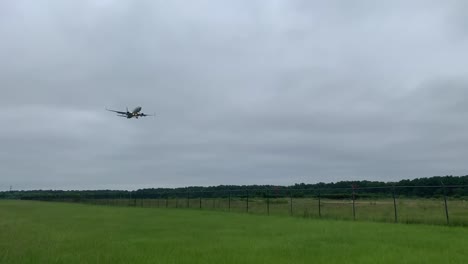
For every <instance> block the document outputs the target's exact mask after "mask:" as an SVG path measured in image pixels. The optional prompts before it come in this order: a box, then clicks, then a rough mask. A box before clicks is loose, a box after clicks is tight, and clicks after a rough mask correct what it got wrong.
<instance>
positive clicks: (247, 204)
mask: <svg viewBox="0 0 468 264" xmlns="http://www.w3.org/2000/svg"><path fill="white" fill-rule="evenodd" d="M246 211H247V213H248V212H249V191H247V202H246Z"/></svg>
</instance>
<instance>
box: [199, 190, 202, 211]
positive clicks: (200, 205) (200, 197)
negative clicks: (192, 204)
mask: <svg viewBox="0 0 468 264" xmlns="http://www.w3.org/2000/svg"><path fill="white" fill-rule="evenodd" d="M201 196H202V193H200V200H199V203H200V209H201Z"/></svg>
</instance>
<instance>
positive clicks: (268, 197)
mask: <svg viewBox="0 0 468 264" xmlns="http://www.w3.org/2000/svg"><path fill="white" fill-rule="evenodd" d="M266 195H267V215H270V195H269V194H268V190H267V191H266Z"/></svg>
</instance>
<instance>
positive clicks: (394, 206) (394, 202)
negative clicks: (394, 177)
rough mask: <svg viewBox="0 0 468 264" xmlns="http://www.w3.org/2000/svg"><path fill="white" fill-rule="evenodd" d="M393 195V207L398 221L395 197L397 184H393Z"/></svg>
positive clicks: (396, 221)
mask: <svg viewBox="0 0 468 264" xmlns="http://www.w3.org/2000/svg"><path fill="white" fill-rule="evenodd" d="M392 196H393V209H394V211H395V223H398V216H397V208H396V199H395V186H393V188H392Z"/></svg>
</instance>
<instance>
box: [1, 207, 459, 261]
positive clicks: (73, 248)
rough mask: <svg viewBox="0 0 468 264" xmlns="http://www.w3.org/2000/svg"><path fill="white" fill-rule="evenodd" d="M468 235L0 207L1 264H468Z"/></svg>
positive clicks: (197, 215)
mask: <svg viewBox="0 0 468 264" xmlns="http://www.w3.org/2000/svg"><path fill="white" fill-rule="evenodd" d="M466 248H468V229H467V228H463V227H447V226H436V225H432V226H429V225H404V224H392V223H371V222H353V221H340V220H319V219H305V218H294V217H284V216H266V215H255V214H241V213H227V212H219V211H211V210H187V209H185V210H177V209H157V208H140V207H111V206H96V205H84V204H70V203H52V202H50V203H48V202H30V201H5V200H4V201H0V263H12V264H13V263H217V264H218V263H269V264H270V263H466V260H467V259H468V251H467V250H466Z"/></svg>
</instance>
